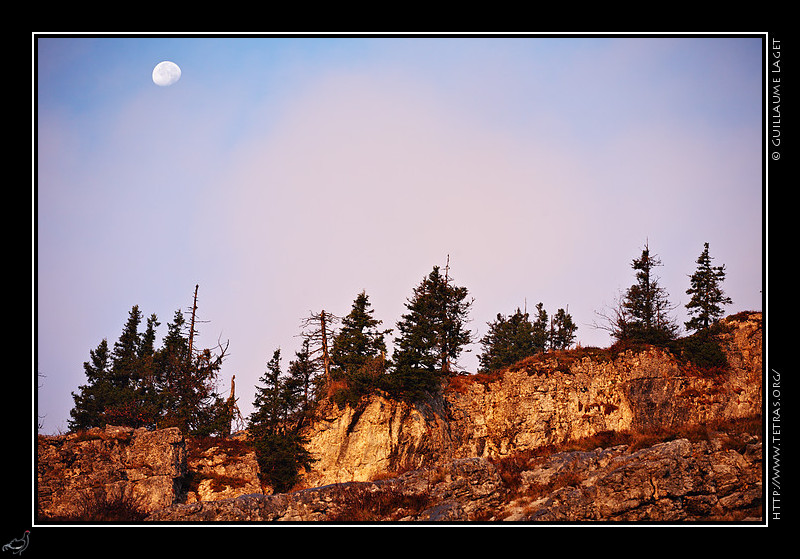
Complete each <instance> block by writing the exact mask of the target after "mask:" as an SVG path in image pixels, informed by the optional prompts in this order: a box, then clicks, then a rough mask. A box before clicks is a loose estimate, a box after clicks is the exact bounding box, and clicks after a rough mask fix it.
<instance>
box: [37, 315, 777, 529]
mask: <svg viewBox="0 0 800 559" xmlns="http://www.w3.org/2000/svg"><path fill="white" fill-rule="evenodd" d="M761 320H762V317H761V314H760V313H744V314H742V315H737V316H735V317H730V318H728V319H726V320H725V321H724V322H723V324H722V327H721V328H720V329H719V332H718V334H717V336H718V340H719V345H720V347H721V348H722V349H723V351H724V353H725V355H726V357H727V362H728V367H727V368H725V369H724V370H714V369H703V368H698V367H696V366H694V365H692V363H691V362H690V361H686V360H682V359H678V358H676V357H675V356H674V355H673V354H672V353H670V352H668V351H666V350H664V349H658V348H648V349H644V350H639V351H633V350H628V351H622V352H613V351H611V350H600V349H596V348H586V349H577V350H572V351H567V352H558V353H554V354H546V355H540V356H535V357H532V358H530V359H527V360H525V361H522V362H520V363H518V364H517V365H516V366H514V367H511V368H510V369H508V370H506V371H504V372H502V373H501V374H496V375H492V376H487V375H474V376H468V377H457V378H456V379H454V382H452V383H451V385H450V386H449V387H448V388H447V389H446V390H445V391H444V393H443V395H442V396H441V397H438V398H435V399H431V400H430V401H428V402H426V403H424V404H417V405H411V404H408V403H406V402H401V401H396V400H392V399H389V398H387V397H384V396H381V395H374V396H372V397H369V398H364V399H362V401H361V402H360V403H359V404H358V406H356V407H355V408H352V407H350V406H347V407H344V408H343V409H339V408H338V407H337V406H336V405H334V404H332V403H328V405H327V406H322V407H320V409H319V410H318V411H317V417H316V419H315V421H313V422H312V423H311V424H310V426H309V427H308V428H307V430H306V431H305V435H306V436H307V438H308V441H309V443H308V445H307V449H308V450H309V451H310V453H311V455H312V456H313V457H314V458H316V462H314V465H313V469H312V470H311V471H308V472H305V474H304V481H305V483H306V487H308V489H302V490H298V491H294V492H290V493H286V494H278V495H270V494H269V493H271V491H270V490H269V489H267V491H264V492H262V488H261V486H260V483H259V480H258V466H257V462H256V460H255V455H254V452H253V450H252V447H251V446H250V445H249V444H248V443H247V442H246V439H244V438H241V439H227V440H219V439H216V440H214V439H206V440H189V441H185V440H184V438H183V437H182V435H181V434H180V432H179V431H178V430H177V429H166V430H162V431H147V430H144V429H136V430H134V429H129V428H115V427H107V428H106V429H103V430H101V429H92V430H90V431H88V432H85V433H79V434H69V435H65V436H56V437H45V436H40V437H39V439H38V506H37V513H38V515H39V516H40V517H41V518H44V519H54V520H63V519H67V520H69V519H75V518H80V517H82V515H83V516H84V517H85V516H86V513H87V510H86V509H87V505H88V504H89V503H97V502H100V503H118V502H120V501H126V502H132V503H133V504H135V508H136V510H137V512H138V513H139V514H140V516H139V518H144V517H145V516H146V517H147V520H149V521H165V522H175V521H219V520H224V521H290V522H307V521H327V522H349V521H371V520H380V521H386V520H389V521H432V522H435V521H465V520H469V521H476V520H481V521H483V520H485V521H499V520H506V521H521V522H541V521H546V522H561V521H596V520H622V521H638V520H660V521H682V520H731V519H733V520H742V519H754V518H758V517H759V516H760V515H761V514H762V513H761V510H760V503H761V500H762V485H761V484H762V480H761V475H762V456H761V453H762V450H761V439H760V433H761V430H760V428H756V429H753V428H748V429H741V430H734V431H726V429H727V427H723V425H727V426H730V425H732V424H734V423H735V422H736V421H737V420H740V419H751V418H755V419H756V420H757V421H758V420H759V419H760V417H761V413H762V409H761V406H762V385H761V382H762V374H763V370H762V345H761V343H762V325H761ZM698 425H699V426H704V427H703V428H702V429H701V431H700V432H699V435H698V434H697V433H695V434H694V435H691V436H689V435H686V434H685V431H686V427H687V426H698ZM715 425H719V426H721V427H719V428H718V431H713V430H709V429H713V428H716V427H714V426H715ZM682 430H683V432H682ZM664 432H669V433H671V434H670V435H668V436H663V434H664ZM609 433H613V434H615V435H620V434H625V435H626V436H628V437H629V438H628V439H626V441H627V442H618V441H615V442H613V444H602V445H596V446H592V447H586V446H582V447H581V448H582V450H571V451H565V450H563V449H564V448H565V445H569V444H570V443H572V442H576V441H579V442H580V441H583V442H585V441H587V440H593V438H595V439H596V438H598V437H600V438H602V436H603V435H605V434H609ZM676 433H679V434H677V435H676ZM654 434H658V435H659V436H660V438H658V439H656V438H655V437H653V438H652V440H651V443H649V444H648V445H644V444H640V442H641V440H642V438H641V436H642V435H654ZM636 437H640V438H639V439H636ZM637 441H638V442H637ZM656 443H657V444H656ZM559 449H561V450H560V451H557V450H559ZM545 450H547V451H546V452H545ZM509 464H513V467H509Z"/></svg>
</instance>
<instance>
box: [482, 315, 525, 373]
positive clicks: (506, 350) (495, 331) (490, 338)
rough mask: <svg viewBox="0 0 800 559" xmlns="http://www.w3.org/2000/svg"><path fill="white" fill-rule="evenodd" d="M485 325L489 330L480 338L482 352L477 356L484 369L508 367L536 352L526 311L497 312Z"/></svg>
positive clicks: (493, 369)
mask: <svg viewBox="0 0 800 559" xmlns="http://www.w3.org/2000/svg"><path fill="white" fill-rule="evenodd" d="M487 325H488V326H489V331H488V332H487V333H486V335H485V336H484V337H483V338H482V339H481V345H482V346H483V353H482V354H481V355H479V356H478V361H479V362H480V364H481V368H482V369H483V370H484V371H495V370H498V369H502V368H504V367H508V366H509V365H513V364H514V363H516V362H517V361H520V360H521V359H524V358H525V357H528V356H530V355H533V354H534V353H536V349H537V348H536V337H535V331H534V327H533V324H532V323H531V321H530V316H529V315H528V313H527V312H525V313H523V312H522V311H521V310H520V309H517V311H516V312H515V313H514V314H513V315H511V316H509V317H505V316H503V315H502V314H499V313H498V315H497V318H496V319H495V320H494V321H492V322H489V323H487Z"/></svg>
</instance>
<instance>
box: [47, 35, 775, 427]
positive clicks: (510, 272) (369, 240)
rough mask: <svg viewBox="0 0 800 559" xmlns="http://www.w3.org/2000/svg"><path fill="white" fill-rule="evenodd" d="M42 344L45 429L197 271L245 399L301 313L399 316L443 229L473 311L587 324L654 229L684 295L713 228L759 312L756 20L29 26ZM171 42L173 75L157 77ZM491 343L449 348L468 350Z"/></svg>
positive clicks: (718, 249) (621, 284)
mask: <svg viewBox="0 0 800 559" xmlns="http://www.w3.org/2000/svg"><path fill="white" fill-rule="evenodd" d="M35 47H36V51H35V63H36V64H35V68H34V72H35V78H36V82H35V87H36V105H35V123H34V125H35V130H36V134H37V135H36V150H37V151H36V154H35V155H36V169H37V177H36V178H37V181H36V184H35V194H36V200H35V203H36V235H37V237H36V247H35V250H36V253H35V255H34V258H35V263H36V274H37V277H36V281H37V284H36V290H35V295H36V300H35V317H36V330H35V336H36V339H35V346H34V351H35V353H36V355H35V357H34V359H35V363H36V369H37V371H38V373H39V374H40V375H43V376H42V378H40V379H39V384H40V386H41V387H40V388H39V390H38V404H39V414H40V415H43V416H44V418H43V422H44V428H43V429H42V432H45V433H55V432H59V431H66V429H67V420H68V418H69V410H70V409H71V408H72V406H73V404H74V402H73V399H72V396H71V394H70V393H71V392H72V391H76V392H77V391H78V386H79V385H81V384H84V383H85V377H84V373H83V362H84V361H87V360H88V359H89V351H90V350H92V349H94V348H96V347H97V345H98V344H99V343H100V341H101V340H102V339H103V338H106V339H108V342H109V344H110V345H112V346H113V343H114V342H115V341H116V340H117V339H118V337H119V335H120V333H121V332H122V328H123V326H124V324H125V322H126V320H127V318H128V313H129V311H130V309H131V307H132V306H133V305H139V308H140V309H141V311H142V313H143V314H144V316H145V317H147V316H149V315H150V314H153V313H155V314H156V315H157V316H158V318H159V319H160V321H161V327H160V328H159V332H158V334H159V342H160V339H161V337H162V336H163V335H165V334H166V327H167V324H168V323H169V322H171V321H172V317H173V314H174V312H175V311H176V310H178V309H182V310H185V309H187V308H188V307H189V306H190V305H191V298H192V294H193V291H194V286H195V284H199V286H200V288H199V317H200V319H201V320H203V321H205V322H203V323H201V324H200V345H201V346H202V347H211V346H214V345H215V344H216V343H217V341H218V340H219V339H222V340H229V341H230V348H229V356H228V358H227V359H226V361H225V363H224V366H223V369H222V374H221V376H220V379H219V381H220V382H219V390H220V392H221V393H222V394H226V393H227V391H228V390H229V389H230V378H231V376H232V375H234V374H235V375H236V388H237V394H238V396H239V398H240V400H239V406H240V408H241V410H242V412H243V413H244V414H245V415H247V414H248V413H249V412H250V411H251V410H252V400H253V395H254V390H255V386H256V384H257V382H258V379H259V377H260V376H261V375H262V374H263V372H264V370H265V366H266V362H267V361H268V360H269V358H270V357H271V356H272V352H273V351H274V350H275V349H276V348H278V347H280V348H281V350H282V352H283V356H284V360H283V365H284V370H285V369H286V366H287V365H288V362H289V360H290V359H291V358H292V357H293V356H294V352H295V351H296V350H298V349H299V347H300V345H299V339H298V338H297V335H298V334H299V333H300V322H301V320H302V319H303V318H305V317H307V316H308V315H309V313H310V312H311V311H319V310H321V309H325V310H326V311H329V312H332V313H334V314H337V315H340V316H343V315H346V314H347V313H348V312H349V311H350V308H351V305H352V302H353V300H354V299H355V297H356V295H357V294H358V293H359V292H360V291H362V290H366V292H367V294H368V295H369V298H370V302H371V303H372V307H373V309H374V311H375V317H376V318H378V319H380V320H383V321H384V326H385V327H389V328H392V327H395V323H396V321H397V320H398V319H399V318H400V316H401V314H402V313H403V312H404V311H405V308H404V304H405V302H406V300H407V299H408V298H409V297H410V296H411V294H412V290H413V288H414V287H415V286H417V285H418V284H419V282H420V281H421V280H422V279H423V277H424V276H425V275H427V274H428V273H429V272H430V271H431V269H432V267H433V266H434V265H439V266H442V267H443V266H444V265H445V263H446V259H447V255H448V254H449V255H450V265H451V270H450V273H451V276H452V277H453V278H454V279H455V281H456V283H457V284H458V285H462V286H465V287H467V288H468V289H469V291H470V294H471V296H472V297H474V299H475V302H474V305H473V310H472V313H471V318H472V323H471V327H472V329H473V331H475V332H476V334H477V337H478V338H479V337H480V336H482V335H484V334H485V333H486V330H487V326H486V323H487V322H488V321H490V320H493V319H494V318H495V316H496V315H497V313H502V314H506V315H508V314H511V313H513V312H514V310H515V309H516V308H517V307H522V306H524V305H525V302H526V301H527V305H528V309H529V310H531V309H532V308H533V306H534V305H535V304H536V303H538V302H540V301H541V302H543V303H544V306H545V308H546V309H547V310H548V312H549V313H550V314H552V313H554V312H555V311H556V310H558V308H562V307H563V308H566V307H567V306H568V308H569V312H570V314H572V316H573V319H574V321H575V322H576V323H577V324H578V327H579V329H578V332H577V339H578V341H580V343H581V344H582V345H584V346H586V345H594V346H601V347H602V346H607V345H609V343H610V340H609V337H608V334H607V333H606V332H605V331H603V330H599V329H596V328H593V327H592V324H593V323H595V322H597V320H598V317H597V315H596V313H597V312H599V311H602V310H603V309H604V308H607V307H609V306H611V305H613V304H614V302H615V300H616V298H617V296H618V295H619V293H620V292H621V291H623V290H625V289H627V287H629V286H630V285H631V284H633V283H634V281H635V279H634V275H633V270H632V269H631V261H632V260H633V259H634V258H637V257H638V256H639V255H640V254H641V251H642V248H643V246H644V244H645V242H649V246H650V249H651V251H652V252H654V253H656V254H657V255H658V256H659V257H660V258H661V260H662V263H663V266H662V267H661V268H659V269H658V270H657V272H656V273H657V275H658V276H659V277H660V278H661V282H662V285H663V286H664V287H665V288H666V289H667V291H668V293H669V298H670V300H671V301H672V302H673V303H674V304H678V305H679V307H678V308H677V309H676V311H675V313H674V316H675V318H676V320H677V321H678V322H679V324H681V325H682V324H683V322H684V321H685V320H687V316H686V313H685V308H684V305H685V304H686V303H687V302H688V296H687V295H686V294H685V291H686V289H687V288H688V287H689V280H688V276H689V275H690V274H691V273H692V272H694V270H695V269H696V263H695V261H696V259H697V257H698V256H699V255H700V253H701V252H702V250H703V243H705V242H708V243H710V254H711V256H712V257H713V258H714V261H713V263H714V264H715V265H721V264H724V265H725V266H726V270H727V278H726V280H725V282H724V284H723V288H724V289H725V291H726V294H727V295H729V296H730V297H731V298H732V299H733V304H732V305H730V306H729V307H727V308H726V311H727V312H728V313H734V312H738V311H741V310H761V305H762V303H761V289H762V283H761V282H762V271H763V254H762V248H763V238H762V229H763V227H762V226H763V224H762V194H763V189H762V148H761V142H762V137H763V133H762V117H763V108H762V92H763V87H764V84H763V81H762V61H763V56H764V53H763V51H762V42H761V38H760V37H753V38H723V37H712V38H662V37H650V38H632V37H623V38H527V37H519V38H498V37H477V38H447V37H444V38H433V37H431V38H379V37H371V38H343V37H325V38H265V37H258V38H257V37H250V38H189V37H175V38H168V37H150V38H134V37H122V38H112V37H100V38H80V37H65V38H41V37H40V38H38V39H37V40H36V41H35ZM162 60H171V61H173V62H175V63H177V64H178V65H179V66H180V68H181V70H182V76H181V79H180V81H178V82H177V83H176V84H174V85H172V86H169V87H159V86H157V85H155V84H154V83H153V81H152V79H151V72H152V70H153V68H154V67H155V65H156V64H158V63H159V62H160V61H162ZM479 352H480V345H479V344H477V343H476V344H475V345H474V346H473V347H472V352H471V353H469V354H467V355H465V357H464V358H462V360H461V365H462V366H463V367H465V368H466V369H468V370H475V368H476V366H477V355H478V354H479Z"/></svg>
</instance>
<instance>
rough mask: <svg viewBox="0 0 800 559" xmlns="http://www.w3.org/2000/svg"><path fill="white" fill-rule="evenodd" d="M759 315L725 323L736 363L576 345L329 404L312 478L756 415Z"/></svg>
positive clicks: (725, 343)
mask: <svg viewBox="0 0 800 559" xmlns="http://www.w3.org/2000/svg"><path fill="white" fill-rule="evenodd" d="M761 319H762V316H761V313H748V314H745V315H742V316H737V317H732V318H729V319H727V320H726V321H724V323H723V326H724V328H723V329H722V330H723V333H722V334H720V341H721V345H722V347H723V348H724V351H725V353H726V355H727V357H728V363H729V365H730V367H729V370H728V371H725V372H724V373H719V374H708V373H703V372H702V371H698V370H697V369H696V368H693V367H691V366H690V365H687V364H681V363H680V362H679V361H677V360H676V359H675V358H674V357H673V356H671V355H670V354H669V353H667V352H666V351H665V350H661V349H656V348H651V349H648V350H645V351H641V352H634V351H627V352H624V353H621V354H619V355H613V356H612V355H608V354H607V353H606V352H603V351H602V350H599V351H589V350H583V351H581V350H573V351H569V352H563V353H556V354H552V355H547V356H544V357H541V356H540V357H537V358H535V359H530V360H527V361H523V362H522V363H520V364H518V365H517V366H515V367H513V368H512V369H511V370H509V371H506V372H505V373H504V374H502V375H498V376H497V377H496V378H494V377H487V378H482V379H479V380H473V379H470V377H462V380H461V381H460V382H459V384H458V385H457V386H451V387H450V389H449V390H447V391H445V394H444V398H443V399H440V400H436V401H431V402H429V403H427V404H425V405H419V406H410V405H409V404H406V403H404V402H397V401H393V400H389V399H387V398H382V397H380V396H374V397H372V398H370V399H368V400H367V401H365V402H362V403H361V404H360V405H359V407H358V408H357V409H355V410H354V409H352V408H350V407H347V408H345V409H344V410H339V409H337V408H336V407H335V406H333V405H331V406H329V407H327V408H326V409H324V410H322V411H321V413H320V416H319V418H318V420H317V421H316V422H314V424H313V425H312V426H311V428H310V429H309V430H308V432H307V435H308V439H309V444H308V445H307V448H308V449H309V451H310V452H311V454H312V455H313V456H314V457H315V458H317V460H318V461H317V462H316V463H315V464H314V467H313V471H311V472H308V474H307V476H306V478H307V480H308V482H309V484H310V485H324V484H328V483H338V482H343V481H367V480H369V479H373V478H374V477H375V476H376V475H380V474H386V473H391V472H398V471H403V470H406V469H416V468H420V467H427V466H433V465H436V464H438V463H441V462H446V461H449V460H454V459H458V458H468V457H476V456H478V457H485V458H497V457H503V456H508V455H510V454H513V453H517V452H522V451H526V450H530V449H535V448H539V447H543V446H547V445H553V444H560V443H563V442H565V441H570V440H577V439H581V438H584V437H590V436H593V435H596V434H597V433H602V432H605V431H648V430H657V429H669V428H673V427H678V426H681V425H684V424H687V423H706V422H710V421H724V420H730V419H736V418H742V417H754V416H759V415H760V414H761V405H762V392H761V375H762V361H761V359H762V357H761V355H762V354H761V349H762V345H761V344H762V325H761Z"/></svg>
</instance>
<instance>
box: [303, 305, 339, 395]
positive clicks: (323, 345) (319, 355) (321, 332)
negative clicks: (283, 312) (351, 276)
mask: <svg viewBox="0 0 800 559" xmlns="http://www.w3.org/2000/svg"><path fill="white" fill-rule="evenodd" d="M340 320H341V318H340V317H338V316H336V315H334V314H331V313H329V312H326V311H325V310H324V309H323V310H322V311H320V312H319V313H315V312H311V314H310V316H308V317H307V318H305V319H303V320H302V322H301V326H300V327H301V330H302V333H301V334H300V336H301V337H302V338H303V339H305V340H308V347H309V355H312V356H314V355H315V356H316V357H314V360H317V361H319V362H320V363H321V364H322V370H323V374H324V379H325V384H326V386H330V381H331V375H330V373H331V368H330V364H331V359H330V352H329V350H328V348H329V347H330V344H329V342H330V340H333V337H334V335H335V333H336V331H335V329H334V326H333V325H334V324H336V323H338V322H339V321H340Z"/></svg>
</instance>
